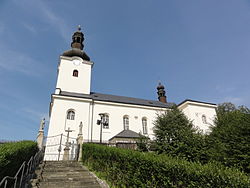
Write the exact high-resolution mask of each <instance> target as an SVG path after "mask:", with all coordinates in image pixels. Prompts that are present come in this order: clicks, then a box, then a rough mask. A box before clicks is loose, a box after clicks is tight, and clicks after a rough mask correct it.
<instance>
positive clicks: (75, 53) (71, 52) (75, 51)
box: [62, 48, 90, 61]
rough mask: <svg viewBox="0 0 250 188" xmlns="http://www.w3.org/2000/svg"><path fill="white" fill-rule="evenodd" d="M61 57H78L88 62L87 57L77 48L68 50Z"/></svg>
mask: <svg viewBox="0 0 250 188" xmlns="http://www.w3.org/2000/svg"><path fill="white" fill-rule="evenodd" d="M62 55H63V56H67V57H73V56H78V57H81V58H82V59H83V60H87V61H90V58H89V56H88V55H87V54H86V53H85V52H84V51H83V50H81V49H78V48H71V49H70V50H67V51H65V52H63V54H62Z"/></svg>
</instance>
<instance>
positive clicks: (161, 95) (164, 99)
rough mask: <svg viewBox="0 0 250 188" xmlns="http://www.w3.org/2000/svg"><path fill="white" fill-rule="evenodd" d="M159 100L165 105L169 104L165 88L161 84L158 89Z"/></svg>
mask: <svg viewBox="0 0 250 188" xmlns="http://www.w3.org/2000/svg"><path fill="white" fill-rule="evenodd" d="M157 90H158V91H157V94H158V100H159V101H160V102H163V103H167V97H166V92H165V88H164V86H163V85H162V84H161V83H160V82H159V84H158V87H157Z"/></svg>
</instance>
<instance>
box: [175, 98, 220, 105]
mask: <svg viewBox="0 0 250 188" xmlns="http://www.w3.org/2000/svg"><path fill="white" fill-rule="evenodd" d="M188 101H189V102H197V103H203V104H210V105H216V104H214V103H209V102H202V101H196V100H192V99H186V100H184V101H182V102H181V103H180V104H178V106H180V105H182V104H183V103H185V102H188Z"/></svg>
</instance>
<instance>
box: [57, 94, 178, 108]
mask: <svg viewBox="0 0 250 188" xmlns="http://www.w3.org/2000/svg"><path fill="white" fill-rule="evenodd" d="M60 95H62V96H69V97H79V98H87V99H93V100H96V101H105V102H115V103H123V104H134V105H143V106H152V107H160V108H170V107H172V106H173V105H174V103H163V102H160V101H154V100H145V99H138V98H132V97H123V96H116V95H108V94H101V93H95V92H91V93H90V95H88V94H81V93H72V92H66V91H61V92H60Z"/></svg>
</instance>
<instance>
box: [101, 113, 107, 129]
mask: <svg viewBox="0 0 250 188" xmlns="http://www.w3.org/2000/svg"><path fill="white" fill-rule="evenodd" d="M102 118H103V124H102V128H103V129H109V115H108V114H104V115H103V117H102Z"/></svg>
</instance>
